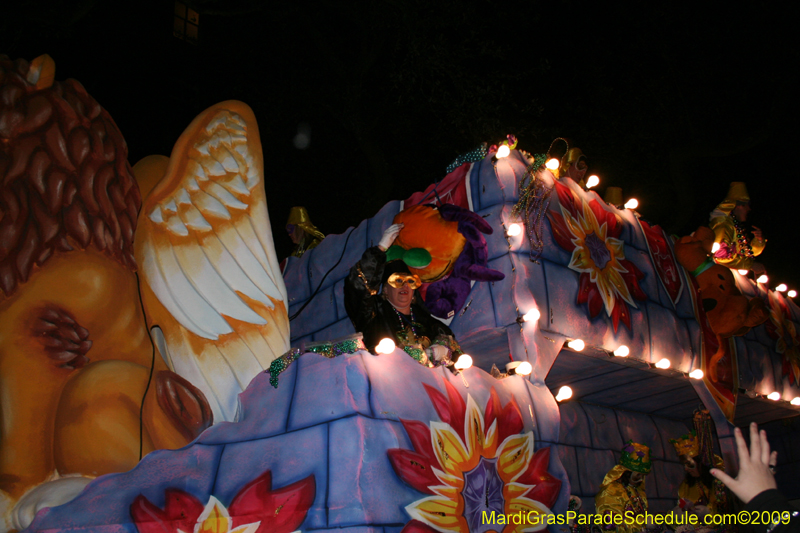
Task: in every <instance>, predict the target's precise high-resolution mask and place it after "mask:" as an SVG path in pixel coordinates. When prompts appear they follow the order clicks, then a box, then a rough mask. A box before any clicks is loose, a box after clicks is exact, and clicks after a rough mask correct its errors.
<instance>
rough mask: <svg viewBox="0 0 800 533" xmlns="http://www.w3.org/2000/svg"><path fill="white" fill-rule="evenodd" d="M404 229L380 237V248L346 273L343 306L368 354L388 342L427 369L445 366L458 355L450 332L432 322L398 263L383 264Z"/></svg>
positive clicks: (415, 281) (414, 282) (415, 280)
mask: <svg viewBox="0 0 800 533" xmlns="http://www.w3.org/2000/svg"><path fill="white" fill-rule="evenodd" d="M402 228H403V224H394V225H392V226H389V228H388V229H387V230H386V231H385V232H384V233H383V236H382V237H381V240H380V242H379V243H378V246H373V247H371V248H368V249H367V250H366V251H365V252H364V254H363V255H362V256H361V260H360V261H359V262H358V263H356V264H355V266H353V268H351V269H350V274H349V275H348V277H347V279H346V280H345V284H344V306H345V310H346V311H347V315H348V316H349V317H350V320H351V321H352V322H353V326H354V327H355V328H356V331H360V332H361V333H363V334H364V343H365V344H366V346H367V348H368V349H369V350H370V351H373V352H374V351H375V347H376V346H377V345H378V343H379V342H380V341H381V340H382V339H384V338H387V337H388V338H390V339H392V340H393V341H394V343H395V345H396V346H397V347H399V348H401V349H403V350H404V351H405V352H406V353H408V354H409V355H410V356H411V357H413V358H414V359H415V360H417V361H418V362H420V363H421V364H424V365H427V366H431V367H433V366H440V365H449V364H450V363H452V362H455V361H456V360H457V359H458V357H459V356H460V355H461V354H462V351H461V349H460V347H459V346H458V343H457V342H456V341H455V338H454V336H453V332H452V331H451V330H450V328H449V327H447V326H446V325H445V324H443V323H442V322H440V321H439V320H437V319H436V318H434V317H433V316H432V315H431V314H430V312H429V311H428V309H427V308H426V307H425V304H424V303H423V302H422V299H421V298H420V297H419V295H417V294H416V289H418V288H419V287H420V286H421V285H422V282H421V281H420V279H419V276H417V275H416V274H412V273H411V271H410V270H409V268H408V266H407V265H406V264H405V263H404V262H403V261H401V260H399V259H395V260H392V261H387V258H386V250H388V249H389V247H390V246H391V245H392V243H393V242H394V240H395V239H396V238H397V234H398V233H400V230H401V229H402Z"/></svg>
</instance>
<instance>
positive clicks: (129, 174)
mask: <svg viewBox="0 0 800 533" xmlns="http://www.w3.org/2000/svg"><path fill="white" fill-rule="evenodd" d="M54 68H55V66H54V64H53V62H52V60H51V59H50V58H48V57H47V56H42V57H40V58H37V59H36V60H34V61H32V62H30V63H28V62H26V61H22V60H17V61H15V62H12V61H9V60H7V59H1V60H0V97H1V98H2V99H1V100H0V106H1V107H0V139H2V145H1V146H2V151H0V176H2V179H3V181H2V191H0V289H2V291H3V292H2V297H1V298H0V317H2V320H1V321H0V365H1V366H0V381H1V382H2V396H1V397H0V402H2V424H3V425H2V434H0V438H2V440H1V441H0V444H1V445H2V448H0V468H1V469H0V489H2V493H0V498H1V499H0V510H1V511H2V522H0V525H2V528H3V530H4V531H11V530H22V529H25V530H27V531H62V530H77V531H82V530H85V531H104V532H105V531H128V532H131V533H133V532H136V531H138V532H140V533H156V532H178V531H183V532H187V533H188V532H192V531H195V532H199V531H205V530H214V531H223V532H227V531H236V532H241V533H244V532H247V533H254V532H256V531H258V532H259V533H261V532H264V533H266V532H284V531H285V532H290V531H296V530H301V531H330V530H338V531H353V532H356V531H358V532H363V531H383V532H387V533H388V532H400V531H404V532H407V533H408V532H430V531H473V532H476V531H489V530H491V529H492V528H495V529H497V530H503V531H522V530H523V529H524V530H529V529H528V528H529V527H530V526H529V525H519V524H518V525H506V526H503V527H495V526H491V527H490V526H487V525H486V524H485V523H483V522H482V516H483V514H484V513H492V512H493V513H495V514H496V515H512V514H514V513H520V512H522V513H523V514H526V515H528V514H532V515H536V516H543V517H546V516H548V515H551V516H556V515H557V514H561V513H563V512H565V511H566V509H567V507H568V505H569V502H570V497H571V496H576V497H578V498H580V499H581V500H582V501H583V507H582V509H581V512H588V513H590V512H593V511H594V503H593V498H594V495H595V494H596V493H597V492H598V490H599V489H600V485H601V482H602V481H603V476H604V475H605V473H606V472H608V471H609V469H611V468H612V467H614V465H616V464H617V463H618V461H620V454H621V453H627V452H626V451H625V450H627V449H628V447H629V445H627V443H628V442H629V441H631V440H632V441H635V442H636V443H645V444H647V445H648V446H649V449H650V457H649V462H650V464H652V474H653V475H649V476H647V478H646V483H645V491H646V493H647V497H648V499H649V502H650V510H651V512H659V511H666V510H668V509H670V508H672V507H673V506H674V505H675V501H676V498H677V494H678V486H679V485H680V483H681V480H682V478H683V467H682V466H681V464H680V463H679V461H678V457H677V455H676V453H675V450H674V449H673V447H672V445H671V444H670V442H669V441H670V439H676V438H678V437H679V436H681V435H683V434H685V433H687V431H688V430H690V429H691V428H692V424H693V419H694V416H695V412H696V411H698V410H701V411H707V412H708V413H709V416H710V419H711V420H713V427H714V430H713V431H714V434H715V435H714V436H715V440H716V442H718V444H717V447H716V450H715V451H716V452H717V453H718V454H720V455H721V456H722V457H723V458H724V461H725V465H726V468H727V469H729V470H735V469H736V457H735V453H734V451H735V447H734V444H733V441H732V430H733V428H734V427H735V426H742V425H744V424H747V423H748V422H751V421H755V422H758V423H759V424H766V425H767V427H770V423H771V422H773V421H778V420H785V419H788V418H790V417H794V416H797V414H798V413H799V412H800V406H799V405H798V404H799V403H800V399H798V397H800V382H799V381H798V380H800V366H799V365H800V355H798V354H799V352H798V348H799V347H800V341H798V339H797V333H796V330H797V324H798V321H800V309H798V307H797V306H795V305H794V303H793V302H792V300H791V298H789V297H788V296H787V295H786V294H785V293H783V292H776V291H771V290H769V288H768V286H767V285H766V284H765V283H758V282H756V281H754V280H752V279H750V277H748V273H747V272H744V271H743V272H744V273H740V272H737V271H735V270H730V269H728V268H726V267H723V266H720V265H716V264H714V262H713V261H710V262H709V257H710V254H711V255H713V254H714V253H716V251H718V250H716V251H715V250H713V244H712V241H713V239H711V240H709V239H708V238H704V236H705V234H704V233H703V231H702V230H698V232H695V233H694V234H693V235H691V236H685V237H683V238H681V239H677V238H673V237H672V236H670V235H668V234H667V233H666V232H664V231H663V230H662V229H661V228H660V227H659V226H658V225H656V224H654V223H651V222H648V221H646V220H644V219H642V218H641V217H640V216H639V214H638V213H637V212H636V209H635V206H633V204H630V203H629V204H627V205H628V207H623V206H622V205H620V204H622V199H621V198H620V199H616V198H613V195H608V194H607V195H606V197H607V198H609V200H608V201H606V200H605V199H603V198H601V197H600V196H599V195H598V194H596V193H595V192H594V191H593V190H591V187H592V186H594V185H595V184H594V183H593V181H592V180H591V179H590V178H586V176H584V174H585V165H581V164H580V162H581V158H580V157H579V155H580V153H579V151H576V150H577V149H576V148H575V147H570V146H569V145H566V144H565V141H563V140H559V141H558V142H554V143H553V145H551V146H550V147H549V148H548V147H547V146H543V147H541V150H540V152H536V153H526V152H523V151H521V150H518V149H516V139H514V138H513V137H509V138H507V139H504V140H503V141H502V142H500V143H498V144H496V145H489V144H486V145H482V146H481V147H479V148H477V149H476V150H474V151H472V152H469V153H467V154H465V155H464V156H462V157H460V158H458V159H457V160H456V161H454V162H453V164H452V165H451V166H450V167H449V168H448V169H447V171H446V172H443V174H444V175H443V176H442V179H441V180H439V181H437V182H436V183H433V184H431V186H430V187H428V189H426V190H425V191H420V192H418V193H415V194H412V195H411V196H410V197H409V198H407V199H405V200H402V201H399V200H398V201H393V202H390V203H388V204H386V205H385V206H384V207H383V208H382V209H381V210H380V211H379V212H378V213H377V214H376V215H375V216H374V217H373V218H370V219H368V220H365V221H363V222H362V223H360V224H359V225H358V226H356V227H354V228H350V229H348V230H347V231H346V232H344V233H343V234H341V235H329V236H328V237H326V238H325V239H324V240H322V241H321V242H320V243H319V244H318V245H317V246H316V247H314V248H312V249H309V250H308V251H306V252H305V253H304V254H302V256H300V257H290V258H289V259H288V261H287V262H286V264H285V266H284V267H283V269H282V271H281V269H280V267H279V266H278V261H277V257H276V256H275V251H274V245H273V242H272V231H271V228H270V224H269V219H268V216H267V199H266V197H265V194H264V186H263V184H264V180H268V179H269V166H270V165H268V164H267V165H266V166H265V162H264V161H263V158H262V154H261V144H260V143H261V140H260V138H259V134H258V127H257V124H256V121H255V117H254V116H253V113H252V111H251V110H250V109H249V108H248V107H247V106H246V105H245V104H242V103H241V102H233V101H229V102H223V103H220V104H217V105H215V106H212V107H211V108H209V109H208V110H206V111H204V112H203V113H201V114H200V115H198V117H197V119H195V120H194V121H193V122H192V124H190V125H189V126H188V127H187V129H186V130H185V131H184V133H183V134H182V135H181V136H180V137H179V139H178V141H177V143H176V145H175V148H174V149H173V151H172V154H171V156H170V157H169V158H167V157H165V156H151V157H148V158H145V159H144V160H142V161H140V162H138V163H137V164H136V165H135V166H134V167H131V166H130V164H129V163H128V161H127V147H126V145H125V141H124V140H123V138H122V134H121V133H120V132H119V130H118V129H117V128H116V125H115V124H114V122H113V120H112V119H111V117H110V116H109V115H108V113H106V112H105V111H104V110H103V109H102V107H100V105H99V104H98V103H97V102H96V101H94V99H92V98H91V96H89V95H88V94H87V93H86V91H85V89H84V88H83V87H82V86H81V85H80V84H79V83H77V82H75V81H74V80H67V81H66V82H57V81H55V76H54ZM176 135H177V132H176ZM584 178H586V179H584ZM272 200H273V201H277V200H279V199H272ZM397 221H402V222H403V223H404V224H405V226H404V228H403V231H401V233H400V235H399V236H398V238H397V240H396V242H395V245H396V247H393V249H392V250H390V252H391V253H392V254H394V256H396V257H402V258H403V259H405V260H406V261H407V263H408V264H409V266H411V267H412V270H413V271H414V272H415V273H416V274H418V275H419V276H420V278H422V280H423V281H424V282H425V284H424V285H423V286H422V287H421V289H420V293H421V294H422V295H423V297H424V298H425V301H426V302H427V303H428V306H429V308H430V309H431V311H432V312H433V314H434V315H436V316H438V317H439V318H440V319H441V320H442V321H443V322H445V323H447V324H448V325H449V327H450V329H451V330H452V331H453V333H454V334H455V337H456V338H457V339H458V342H459V343H460V346H461V349H462V350H463V351H464V352H466V353H467V354H469V355H470V356H471V359H472V362H473V364H472V366H467V365H466V364H462V365H460V366H456V367H446V366H438V367H435V368H430V367H429V366H426V365H421V364H419V363H418V362H417V361H416V360H415V359H414V358H413V357H409V354H408V353H406V352H404V351H403V350H401V349H400V348H398V347H395V348H393V349H392V348H391V347H389V348H388V349H384V350H380V351H382V352H385V353H380V354H375V353H372V352H370V351H368V350H366V349H365V348H367V347H366V346H365V345H364V343H363V340H362V339H361V337H360V336H359V335H357V332H356V331H355V330H354V328H353V325H352V322H351V321H350V319H349V318H348V316H347V313H346V311H345V305H344V281H345V278H346V276H347V275H348V272H349V271H350V268H351V267H352V266H353V265H355V264H356V263H357V262H358V261H359V258H360V257H361V256H362V253H363V252H364V251H365V250H366V249H367V248H369V247H370V246H373V245H375V244H377V243H378V242H379V241H380V239H381V235H382V234H383V232H384V230H386V228H387V227H389V226H390V225H392V223H393V222H397ZM703 265H704V266H703ZM720 269H722V270H720ZM290 317H291V321H290ZM369 348H372V347H369ZM767 397H768V398H769V399H767ZM787 428H788V429H787ZM772 431H773V433H774V434H775V435H776V436H777V437H778V438H777V440H776V441H775V443H774V444H775V447H776V448H777V449H778V450H779V453H780V455H779V457H780V458H781V470H780V473H779V475H778V481H779V486H780V487H781V489H782V490H784V491H785V492H786V494H787V496H789V497H795V498H796V497H797V496H798V495H800V486H798V485H797V481H796V480H797V479H799V478H800V476H798V475H797V473H798V469H800V464H798V462H797V459H796V458H795V457H794V456H793V455H792V454H791V453H789V452H790V450H791V449H792V446H793V443H796V442H797V439H798V433H797V431H796V429H795V430H792V429H791V427H790V426H786V425H784V426H781V427H776V428H774V429H773V430H772ZM794 446H795V447H796V444H794ZM631 449H633V448H631ZM792 461H794V462H792ZM648 468H650V467H648ZM573 500H574V499H573ZM545 527H550V528H551V529H553V530H556V529H563V528H566V527H568V525H567V524H563V523H561V524H552V525H550V526H547V521H546V520H542V521H541V522H540V523H539V524H538V525H537V526H535V527H533V528H532V529H530V530H539V529H544V528H545Z"/></svg>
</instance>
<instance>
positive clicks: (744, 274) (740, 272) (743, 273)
mask: <svg viewBox="0 0 800 533" xmlns="http://www.w3.org/2000/svg"><path fill="white" fill-rule="evenodd" d="M737 272H738V273H739V274H741V275H742V276H746V275H747V273H748V272H750V271H749V270H746V269H743V268H742V269H739V270H737Z"/></svg>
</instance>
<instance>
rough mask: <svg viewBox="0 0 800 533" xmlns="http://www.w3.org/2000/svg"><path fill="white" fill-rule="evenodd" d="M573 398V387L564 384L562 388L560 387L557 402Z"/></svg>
mask: <svg viewBox="0 0 800 533" xmlns="http://www.w3.org/2000/svg"><path fill="white" fill-rule="evenodd" d="M570 398H572V389H571V388H569V387H567V386H566V385H564V386H563V387H561V388H560V389H558V394H557V395H556V401H557V402H563V401H564V400H569V399H570Z"/></svg>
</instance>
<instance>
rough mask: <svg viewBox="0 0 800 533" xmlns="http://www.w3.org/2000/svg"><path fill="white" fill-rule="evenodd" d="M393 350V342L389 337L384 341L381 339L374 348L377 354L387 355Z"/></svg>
mask: <svg viewBox="0 0 800 533" xmlns="http://www.w3.org/2000/svg"><path fill="white" fill-rule="evenodd" d="M394 349H395V344H394V341H393V340H392V339H390V338H389V337H386V338H385V339H382V340H381V342H379V343H378V345H377V346H376V347H375V352H376V353H379V354H387V353H392V352H393V351H394Z"/></svg>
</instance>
